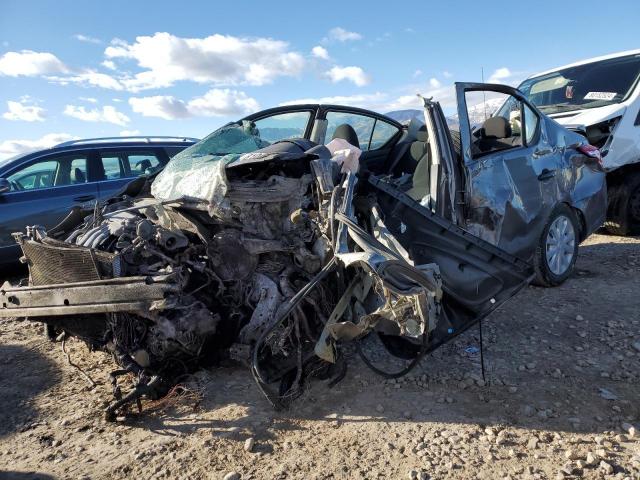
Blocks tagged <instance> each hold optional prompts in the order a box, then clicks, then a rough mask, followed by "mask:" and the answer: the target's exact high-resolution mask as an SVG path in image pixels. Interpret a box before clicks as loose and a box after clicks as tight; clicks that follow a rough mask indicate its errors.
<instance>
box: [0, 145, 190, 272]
mask: <svg viewBox="0 0 640 480" xmlns="http://www.w3.org/2000/svg"><path fill="white" fill-rule="evenodd" d="M196 141H197V139H195V138H183V137H117V138H98V139H87V140H75V141H70V142H65V143H61V144H59V145H56V146H55V147H52V148H50V149H46V150H40V151H37V152H31V153H27V154H22V155H18V156H16V157H13V158H10V159H8V160H4V161H0V265H6V264H10V263H14V262H16V261H17V259H18V258H19V257H20V248H19V247H18V245H17V244H16V243H15V241H14V239H13V238H12V236H11V233H13V232H19V231H22V230H24V226H25V225H43V226H44V227H45V228H47V229H49V228H51V227H53V226H55V225H57V224H58V223H59V222H60V221H61V220H62V219H63V218H64V217H65V216H66V215H67V214H68V213H69V210H70V209H71V208H73V207H74V206H83V205H84V206H86V205H87V204H93V203H95V201H96V200H97V201H100V200H104V199H107V198H109V197H112V196H113V195H114V194H115V193H117V192H118V191H119V190H120V189H122V188H123V187H124V186H125V185H126V184H128V183H129V182H130V181H131V180H132V179H133V178H135V177H139V176H141V175H148V174H152V173H155V172H157V171H159V170H161V169H162V168H163V167H164V165H166V164H167V162H168V161H169V159H170V158H171V157H173V156H174V155H175V154H177V153H178V152H180V151H182V150H184V149H185V148H186V147H188V146H190V145H193V143H195V142H196Z"/></svg>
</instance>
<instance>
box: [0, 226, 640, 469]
mask: <svg viewBox="0 0 640 480" xmlns="http://www.w3.org/2000/svg"><path fill="white" fill-rule="evenodd" d="M483 334H484V344H485V345H484V346H485V349H484V353H485V364H486V367H487V372H486V383H485V382H484V381H483V379H482V375H481V368H480V361H479V354H478V352H477V347H478V346H479V341H478V331H477V329H476V328H473V329H472V330H471V331H469V332H467V333H466V334H464V335H463V336H461V337H460V338H459V339H458V340H457V341H456V342H454V343H452V344H450V345H446V346H445V347H443V348H441V349H440V350H439V351H437V352H436V353H435V354H433V355H431V356H430V357H427V358H426V359H425V360H424V361H423V363H422V365H421V366H420V367H419V368H418V369H416V370H414V373H413V374H412V375H410V376H409V377H408V378H405V379H404V380H403V381H400V382H389V381H385V380H384V379H382V378H380V377H377V376H376V375H374V374H373V373H371V372H370V371H369V370H367V369H366V368H365V367H364V365H363V364H362V362H361V361H359V360H358V359H357V358H356V356H353V358H352V359H351V361H350V363H349V370H348V373H347V376H346V378H345V379H344V380H343V381H342V382H341V383H339V384H338V385H337V386H336V387H334V388H333V389H328V388H327V387H326V385H325V384H324V383H323V382H315V383H313V384H312V385H311V386H310V388H309V390H308V391H307V392H306V393H305V395H304V396H303V397H302V398H300V399H299V400H298V401H297V402H296V404H295V405H294V407H293V408H292V409H291V410H289V411H287V412H282V413H276V412H274V411H273V410H272V409H271V407H270V405H269V404H268V403H267V401H266V400H265V399H264V398H263V397H262V396H261V395H260V394H259V392H258V390H257V388H256V387H255V386H254V383H253V380H252V379H251V376H250V374H249V372H248V371H247V370H246V369H244V368H242V367H239V366H235V367H225V368H218V369H214V370H209V371H203V372H200V373H198V374H197V375H195V376H194V377H193V378H192V379H190V380H189V381H188V382H187V383H186V385H187V386H188V387H189V388H190V389H191V392H192V393H191V394H189V395H186V396H182V397H172V399H171V401H165V402H164V403H162V404H154V405H149V404H147V405H146V407H149V408H150V410H147V411H145V412H143V414H142V415H140V416H132V417H128V418H127V419H121V421H119V422H118V423H116V424H109V423H105V422H104V421H103V419H102V415H101V409H102V407H103V405H104V401H105V400H107V399H110V386H109V383H108V381H107V374H108V372H109V371H110V370H111V369H112V368H113V364H112V362H111V360H110V359H109V358H108V357H107V356H106V355H104V354H102V353H94V354H91V353H89V352H87V350H86V348H84V346H83V345H82V344H80V343H79V342H74V341H71V342H69V343H68V344H67V347H68V348H69V349H70V351H71V354H72V358H73V360H74V361H75V362H77V363H78V364H80V365H81V366H82V367H83V368H84V369H85V370H86V371H87V372H88V373H89V375H91V377H93V378H94V379H95V380H96V381H97V382H98V386H97V387H96V388H95V389H89V388H88V385H87V382H86V380H85V379H84V378H83V377H82V376H81V375H79V374H78V372H77V371H76V370H74V369H73V368H72V367H71V366H69V365H68V364H67V363H66V359H65V357H64V355H63V354H62V352H61V350H60V344H55V343H49V342H47V341H45V340H44V337H43V335H42V333H41V328H40V327H39V326H38V325H36V324H33V323H29V322H24V321H9V322H4V323H3V324H2V325H1V328H0V405H1V408H0V477H1V478H18V479H23V478H185V479H186V478H189V479H191V478H195V479H200V478H215V479H222V478H235V479H239V478H242V479H243V480H246V479H250V478H254V479H262V478H266V479H271V478H287V479H288V478H304V479H308V478H406V479H410V478H433V479H438V478H460V479H467V478H486V479H497V478H513V479H515V478H540V479H555V478H620V479H622V478H634V479H637V478H640V432H637V431H635V430H634V429H633V428H631V426H632V425H635V426H636V428H639V429H640V239H637V238H636V239H624V238H617V237H610V236H604V235H594V236H593V237H591V238H590V239H589V240H588V241H587V242H586V243H585V244H584V245H583V246H582V248H581V256H580V259H579V261H578V274H577V275H576V276H575V277H574V278H572V279H570V280H569V281H568V282H566V284H565V285H563V286H562V287H561V288H556V289H540V288H535V287H530V288H528V289H526V291H524V292H522V293H521V294H519V295H518V296H517V297H516V298H515V299H513V300H512V301H511V302H510V303H508V304H507V305H505V306H503V307H502V308H501V309H500V310H499V311H498V312H496V313H495V314H494V315H493V316H491V317H490V318H489V319H488V320H487V321H485V323H484V327H483ZM474 347H475V348H474Z"/></svg>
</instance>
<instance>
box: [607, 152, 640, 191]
mask: <svg viewBox="0 0 640 480" xmlns="http://www.w3.org/2000/svg"><path fill="white" fill-rule="evenodd" d="M633 173H640V159H638V161H637V162H635V163H629V164H627V165H623V166H621V167H619V168H616V169H615V170H611V171H610V172H607V175H606V178H607V187H613V186H616V185H619V184H621V183H622V182H624V180H625V178H626V177H627V176H628V175H630V174H633Z"/></svg>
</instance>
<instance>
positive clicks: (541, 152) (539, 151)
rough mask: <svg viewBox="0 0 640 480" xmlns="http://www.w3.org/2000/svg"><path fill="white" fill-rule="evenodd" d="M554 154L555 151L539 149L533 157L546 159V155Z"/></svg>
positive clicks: (534, 152)
mask: <svg viewBox="0 0 640 480" xmlns="http://www.w3.org/2000/svg"><path fill="white" fill-rule="evenodd" d="M552 152H553V150H552V149H550V148H538V149H536V150H534V151H533V157H534V158H540V157H544V156H545V155H549V154H550V153H552Z"/></svg>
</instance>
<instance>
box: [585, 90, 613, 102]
mask: <svg viewBox="0 0 640 480" xmlns="http://www.w3.org/2000/svg"><path fill="white" fill-rule="evenodd" d="M616 95H617V93H616V92H589V93H587V94H586V95H585V96H584V99H585V100H613V99H614V98H615V97H616Z"/></svg>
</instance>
